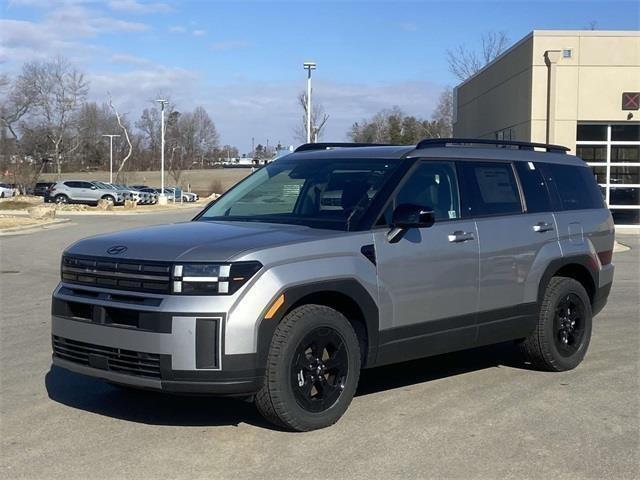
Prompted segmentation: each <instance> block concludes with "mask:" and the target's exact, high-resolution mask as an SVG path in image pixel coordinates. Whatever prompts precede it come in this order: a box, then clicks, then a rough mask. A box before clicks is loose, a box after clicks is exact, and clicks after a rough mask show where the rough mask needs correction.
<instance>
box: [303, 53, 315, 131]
mask: <svg viewBox="0 0 640 480" xmlns="http://www.w3.org/2000/svg"><path fill="white" fill-rule="evenodd" d="M302 65H303V67H304V69H305V70H306V71H307V143H311V70H315V69H316V64H315V62H304V63H303V64H302Z"/></svg>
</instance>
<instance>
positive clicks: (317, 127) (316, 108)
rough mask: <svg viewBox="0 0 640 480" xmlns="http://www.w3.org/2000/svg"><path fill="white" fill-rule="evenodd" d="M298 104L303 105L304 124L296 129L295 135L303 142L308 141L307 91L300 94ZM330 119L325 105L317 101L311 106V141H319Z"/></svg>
mask: <svg viewBox="0 0 640 480" xmlns="http://www.w3.org/2000/svg"><path fill="white" fill-rule="evenodd" d="M298 104H299V105H300V106H301V107H302V124H301V125H299V126H298V127H297V128H296V129H295V131H294V134H295V137H296V139H297V140H300V141H301V142H306V141H307V93H306V92H301V93H300V94H299V95H298ZM327 121H329V115H327V114H326V113H325V111H324V107H323V106H322V105H321V104H320V103H317V102H315V103H314V104H313V105H312V106H311V141H312V142H317V141H318V140H319V139H320V138H321V137H322V132H323V130H324V127H325V126H326V124H327Z"/></svg>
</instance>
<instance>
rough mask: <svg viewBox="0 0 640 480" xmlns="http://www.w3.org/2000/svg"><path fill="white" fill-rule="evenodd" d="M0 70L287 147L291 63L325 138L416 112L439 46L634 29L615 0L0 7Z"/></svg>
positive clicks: (72, 0) (429, 86)
mask: <svg viewBox="0 0 640 480" xmlns="http://www.w3.org/2000/svg"><path fill="white" fill-rule="evenodd" d="M0 5H1V13H0V38H1V40H2V45H1V46H0V62H2V67H1V68H2V69H3V70H5V71H8V72H12V71H15V70H17V69H18V68H19V67H20V65H21V63H22V62H23V61H25V60H32V59H45V58H49V57H52V56H53V55H56V54H62V55H64V56H66V57H68V58H69V59H71V60H72V61H73V62H74V63H76V64H77V65H78V66H79V67H80V68H81V69H83V70H84V71H85V72H86V73H87V76H88V78H89V79H90V81H91V97H92V99H94V100H97V101H102V100H104V99H106V94H107V92H110V93H111V94H112V95H113V97H114V99H115V100H116V102H117V103H118V105H119V106H120V109H121V110H123V111H125V112H128V115H129V116H130V117H131V118H132V119H134V120H135V119H137V117H138V116H139V114H140V111H141V109H142V108H143V107H144V106H145V105H150V103H149V102H150V101H151V100H152V99H153V98H155V97H156V95H158V94H164V95H170V97H171V98H172V99H173V101H174V102H175V103H176V104H177V107H178V109H191V108H193V107H194V106H196V105H203V106H204V107H205V108H206V109H207V110H208V111H209V113H210V115H211V116H212V118H213V119H214V121H215V122H216V125H217V127H218V130H219V131H220V134H221V141H222V142H223V143H231V144H235V145H238V146H239V147H240V148H241V149H242V150H247V149H248V147H249V146H250V144H251V137H255V138H256V142H262V143H264V142H265V141H266V139H267V138H268V139H269V140H270V143H272V144H273V143H276V142H278V141H281V142H283V143H296V140H295V138H294V135H293V130H294V127H295V126H296V125H297V124H298V123H299V122H300V118H299V117H300V115H301V113H300V112H299V111H298V107H297V105H296V100H295V97H296V95H297V93H299V92H300V91H302V90H303V89H304V88H305V72H304V71H303V69H302V62H303V61H304V60H306V59H312V60H315V61H316V62H317V63H318V70H317V71H316V72H315V73H314V82H315V83H314V98H316V99H318V100H319V101H320V102H321V103H322V104H323V105H324V107H325V110H326V111H327V113H328V114H329V115H330V120H329V123H328V127H327V131H326V134H325V137H324V139H325V140H337V141H339V140H344V139H345V135H346V132H347V130H348V128H349V126H350V125H351V124H352V123H353V122H354V121H357V120H360V119H361V118H363V117H367V116H370V115H372V114H373V113H375V112H376V111H378V110H380V109H382V108H390V107H392V106H393V105H398V106H400V107H401V108H403V109H404V110H405V111H406V112H407V113H411V114H415V115H420V116H424V117H428V116H430V115H431V112H432V111H433V108H434V106H435V103H436V102H437V98H438V95H439V93H440V92H441V91H442V89H443V88H444V87H445V86H447V85H452V86H453V85H455V84H456V83H457V80H456V79H455V78H454V77H453V76H452V75H451V74H450V73H449V72H448V70H447V64H446V58H445V52H446V50H447V49H448V48H449V49H450V48H455V47H456V46H457V45H459V44H463V43H464V44H467V45H469V46H475V45H477V44H478V42H479V39H480V36H481V35H482V34H483V33H484V32H488V31H504V32H505V33H506V34H507V35H508V37H509V38H510V39H511V41H512V42H515V41H517V40H519V39H520V38H521V37H523V36H525V35H526V34H527V33H528V32H529V31H531V30H533V29H584V28H587V27H588V25H589V24H590V22H596V28H598V29H599V30H637V29H639V28H640V20H639V15H640V12H639V3H638V2H637V1H635V2H616V1H600V2H598V1H586V0H585V1H580V2H569V1H558V0H555V1H542V2H524V1H509V2H507V1H503V2H480V1H472V2H457V1H449V2H432V1H413V2H378V1H375V2H374V1H368V2H365V1H350V2H348V1H340V2H329V1H322V2H320V1H298V2H267V1H235V2H222V1H204V0H200V1H182V2H178V1H173V0H166V1H161V0H159V1H149V2H144V1H142V0H112V1H95V0H67V1H59V2H58V1H54V0H3V1H0Z"/></svg>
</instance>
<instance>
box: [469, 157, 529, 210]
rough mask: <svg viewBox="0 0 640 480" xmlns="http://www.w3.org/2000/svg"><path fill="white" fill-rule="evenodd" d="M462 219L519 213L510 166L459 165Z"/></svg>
mask: <svg viewBox="0 0 640 480" xmlns="http://www.w3.org/2000/svg"><path fill="white" fill-rule="evenodd" d="M459 169H460V170H459V171H460V174H461V178H462V182H463V183H462V215H463V217H483V216H491V215H510V214H515V213H522V204H521V203H520V194H519V192H518V185H517V183H516V179H515V177H514V175H513V169H512V168H511V164H510V163H498V162H496V163H493V162H460V163H459Z"/></svg>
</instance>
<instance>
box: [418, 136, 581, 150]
mask: <svg viewBox="0 0 640 480" xmlns="http://www.w3.org/2000/svg"><path fill="white" fill-rule="evenodd" d="M464 144H467V145H474V144H475V145H495V146H499V147H501V146H507V147H516V148H517V149H518V150H533V149H535V148H543V149H544V150H545V151H547V152H550V153H566V152H568V151H569V149H568V148H567V147H563V146H562V145H549V144H547V143H532V142H516V141H513V140H490V139H488V138H425V139H424V140H421V141H420V142H418V144H417V145H416V149H421V148H436V147H447V146H453V145H464Z"/></svg>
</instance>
